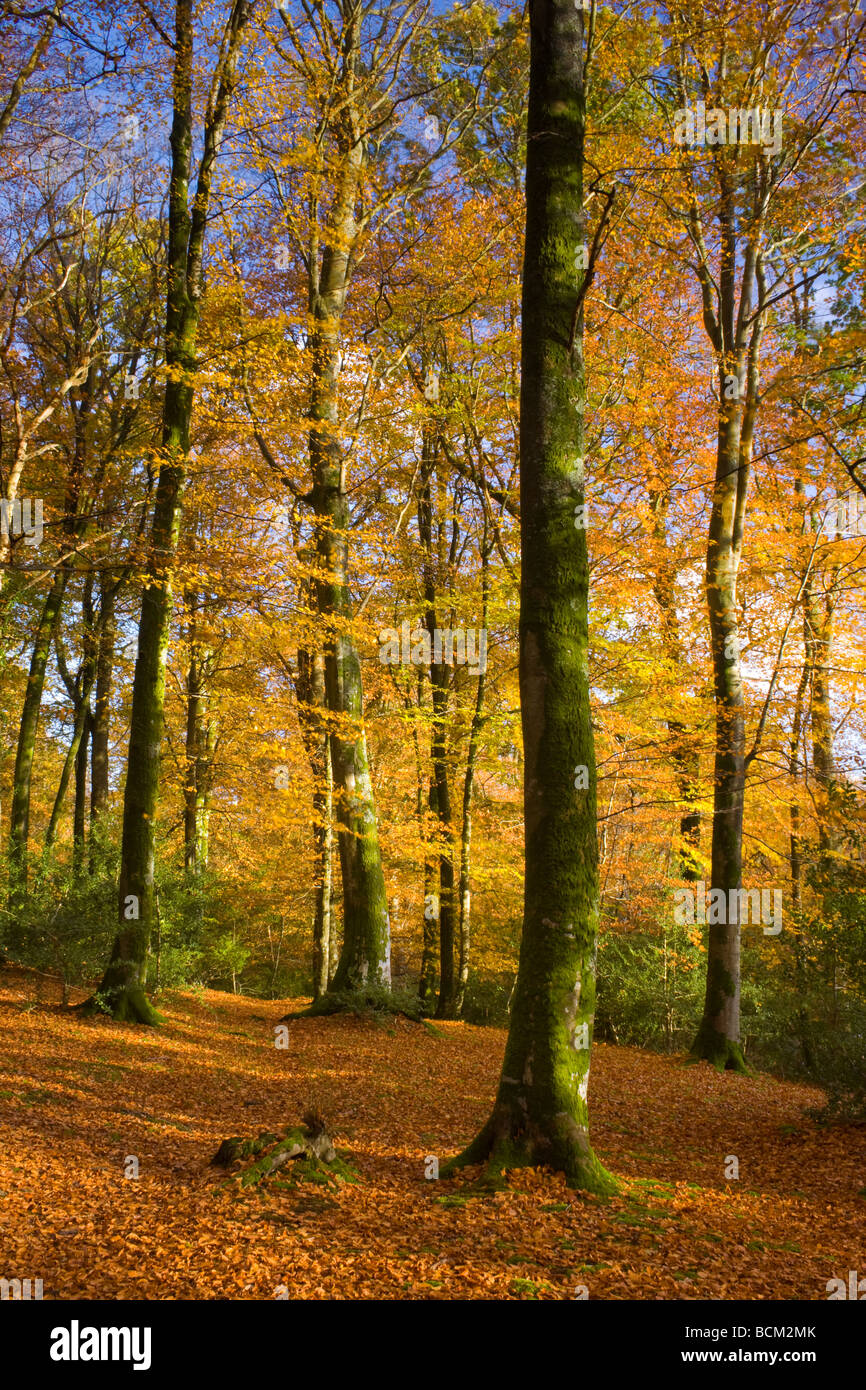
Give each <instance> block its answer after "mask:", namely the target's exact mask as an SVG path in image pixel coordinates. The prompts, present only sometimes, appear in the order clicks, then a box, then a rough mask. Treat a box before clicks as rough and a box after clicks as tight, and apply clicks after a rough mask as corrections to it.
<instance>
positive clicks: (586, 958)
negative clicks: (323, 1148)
mask: <svg viewBox="0 0 866 1390" xmlns="http://www.w3.org/2000/svg"><path fill="white" fill-rule="evenodd" d="M584 22H585V21H584V15H583V13H582V11H580V10H578V9H576V8H575V6H574V4H573V0H533V4H532V6H531V8H530V32H531V50H530V52H531V57H530V83H529V113H528V131H527V168H526V245H525V255H524V262H523V267H524V268H523V299H522V320H521V321H522V374H521V390H520V517H521V590H520V703H521V714H522V722H523V739H524V750H525V783H524V815H525V823H526V873H525V887H524V914H523V935H522V939H521V944H520V963H519V968H518V975H517V982H516V987H515V991H514V1001H513V1006H512V1012H511V1024H510V1027H509V1030H508V1040H507V1043H506V1048H505V1059H504V1062H503V1067H502V1075H501V1077H500V1081H499V1089H498V1093H497V1096H496V1101H495V1104H494V1107H493V1113H492V1115H491V1116H490V1119H489V1120H488V1122H487V1124H486V1125H485V1126H484V1128H483V1130H482V1131H481V1133H480V1134H479V1135H478V1137H477V1138H476V1139H475V1140H474V1142H473V1143H472V1144H470V1146H469V1148H468V1149H466V1150H465V1151H464V1152H463V1154H461V1155H460V1156H459V1158H458V1159H456V1160H454V1164H455V1166H456V1165H462V1164H467V1163H473V1162H479V1161H482V1160H484V1159H487V1160H488V1161H489V1164H490V1166H491V1168H499V1169H501V1168H503V1167H509V1166H514V1165H520V1164H529V1165H533V1166H535V1165H550V1166H551V1167H553V1168H555V1169H558V1170H560V1171H562V1172H564V1173H565V1174H566V1178H567V1181H568V1182H569V1183H570V1184H571V1185H572V1186H574V1187H579V1188H586V1189H589V1190H592V1191H595V1192H603V1191H606V1190H608V1189H609V1188H611V1187H612V1186H613V1179H612V1178H611V1177H610V1175H609V1174H608V1173H607V1172H606V1171H605V1169H604V1168H603V1167H602V1165H601V1164H600V1163H599V1161H598V1159H597V1158H596V1156H595V1154H594V1153H593V1151H592V1148H591V1147H590V1142H589V1109H588V1097H587V1090H588V1085H589V1063H590V1044H591V1038H592V1027H593V1017H594V1012H595V957H596V932H597V928H598V913H599V898H598V849H597V842H596V772H595V751H594V744H593V731H592V718H591V712H590V702H589V666H588V655H589V652H588V624H587V598H588V584H589V569H588V562H587V546H586V531H585V529H583V526H584V524H585V520H586V513H585V512H583V511H581V510H580V508H582V507H583V505H584V503H585V495H584V463H583V453H584V437H585V436H584V410H585V400H586V377H585V368H584V355H583V322H582V313H580V312H579V307H580V301H579V299H578V293H579V288H580V286H581V284H582V282H583V275H584V273H585V272H583V271H582V270H581V269H579V268H578V251H579V247H580V246H581V245H582V244H583V240H584V229H583V167H584V129H585V113H586V100H585V89H584V74H583V45H584ZM577 769H579V770H580V774H581V775H579V776H576V770H577ZM446 1171H448V1170H447V1169H446Z"/></svg>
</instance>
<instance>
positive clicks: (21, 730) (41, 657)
mask: <svg viewBox="0 0 866 1390" xmlns="http://www.w3.org/2000/svg"><path fill="white" fill-rule="evenodd" d="M68 580H69V570H68V568H67V567H66V565H60V566H59V568H58V569H56V570H55V572H54V579H53V581H52V584H51V588H50V589H49V591H48V594H47V597H46V599H45V602H44V604H43V605H42V611H41V613H40V615H39V622H38V625H37V628H36V637H35V639H34V642H33V652H32V654H31V657H30V670H29V672H28V676H27V689H26V691H25V693H24V704H23V707H22V710H21V722H20V724H19V727H18V748H17V751H16V754H15V772H14V774H13V782H12V808H11V820H10V826H9V859H10V880H11V882H10V888H11V891H12V893H13V894H15V893H17V892H19V891H23V890H24V888H26V885H27V841H28V838H29V833H30V782H31V778H32V775H33V759H34V756H35V753H36V733H37V730H38V728H39V712H40V709H41V706H42V691H43V689H44V686H45V673H46V671H47V669H48V658H49V656H50V654H51V643H52V641H53V638H54V629H55V626H56V624H57V619H58V617H59V615H60V609H61V607H62V604H63V596H64V594H65V592H66V585H67V582H68Z"/></svg>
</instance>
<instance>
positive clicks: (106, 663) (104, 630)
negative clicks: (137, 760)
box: [90, 575, 117, 824]
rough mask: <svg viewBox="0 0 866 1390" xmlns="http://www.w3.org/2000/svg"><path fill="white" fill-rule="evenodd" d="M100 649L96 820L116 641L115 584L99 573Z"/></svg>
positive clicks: (94, 751)
mask: <svg viewBox="0 0 866 1390" xmlns="http://www.w3.org/2000/svg"><path fill="white" fill-rule="evenodd" d="M99 615H100V623H99V651H98V654H97V658H96V693H95V696H94V701H93V722H92V729H91V740H90V750H91V751H90V820H91V824H92V823H93V822H94V821H97V820H98V819H99V817H100V816H101V815H102V814H103V813H104V811H105V809H106V807H107V806H108V785H109V763H108V749H109V741H110V734H111V689H112V684H113V680H114V648H115V644H116V642H117V618H116V615H115V588H114V586H112V585H111V584H110V583H109V581H108V579H107V578H106V576H104V575H103V576H101V577H100V607H99Z"/></svg>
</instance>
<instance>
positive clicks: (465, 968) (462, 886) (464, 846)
mask: <svg viewBox="0 0 866 1390" xmlns="http://www.w3.org/2000/svg"><path fill="white" fill-rule="evenodd" d="M489 566H490V553H489V551H488V549H487V530H486V527H485V534H484V541H483V543H482V550H481V627H482V629H483V630H485V631H486V629H487V616H488V611H489V602H490V568H489ZM486 686H487V671H486V667H485V668H484V669H483V670H479V672H478V684H477V685H476V687H475V706H474V708H473V710H472V723H471V724H470V726H469V744H468V747H467V750H466V771H465V773H464V775H463V819H462V822H461V827H460V879H459V886H458V890H457V901H458V906H459V913H460V917H459V933H460V936H459V956H458V966H457V994H456V997H455V1000H454V1012H455V1015H456V1016H457V1018H460V1017H462V1014H463V1006H464V1004H465V1002H466V986H467V985H468V983H469V953H470V950H471V946H472V904H471V895H470V889H469V880H470V860H471V853H472V798H473V795H474V791H475V764H476V761H477V758H478V746H479V743H480V742H481V730H482V727H483V725H484V694H485V690H486Z"/></svg>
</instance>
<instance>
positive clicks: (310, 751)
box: [295, 585, 334, 1000]
mask: <svg viewBox="0 0 866 1390" xmlns="http://www.w3.org/2000/svg"><path fill="white" fill-rule="evenodd" d="M306 589H307V586H306V585H305V586H304V591H305V592H304V595H303V596H304V597H306V596H307V594H306ZM295 694H296V695H297V700H298V721H299V723H300V726H301V736H302V738H303V740H304V746H305V748H306V750H307V757H308V758H309V761H310V769H311V771H312V774H313V863H314V866H315V876H316V889H315V909H314V914H313V999H314V1000H315V999H321V998H322V996H323V995H324V994H327V992H328V983H329V980H330V975H331V875H332V860H333V833H332V822H333V787H334V779H333V773H332V769H331V747H330V741H329V739H328V726H327V700H326V696H325V658H324V655H323V653H322V652H321V651H316V652H311V651H309V650H307V649H305V648H299V650H298V670H297V676H296V679H295Z"/></svg>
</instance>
